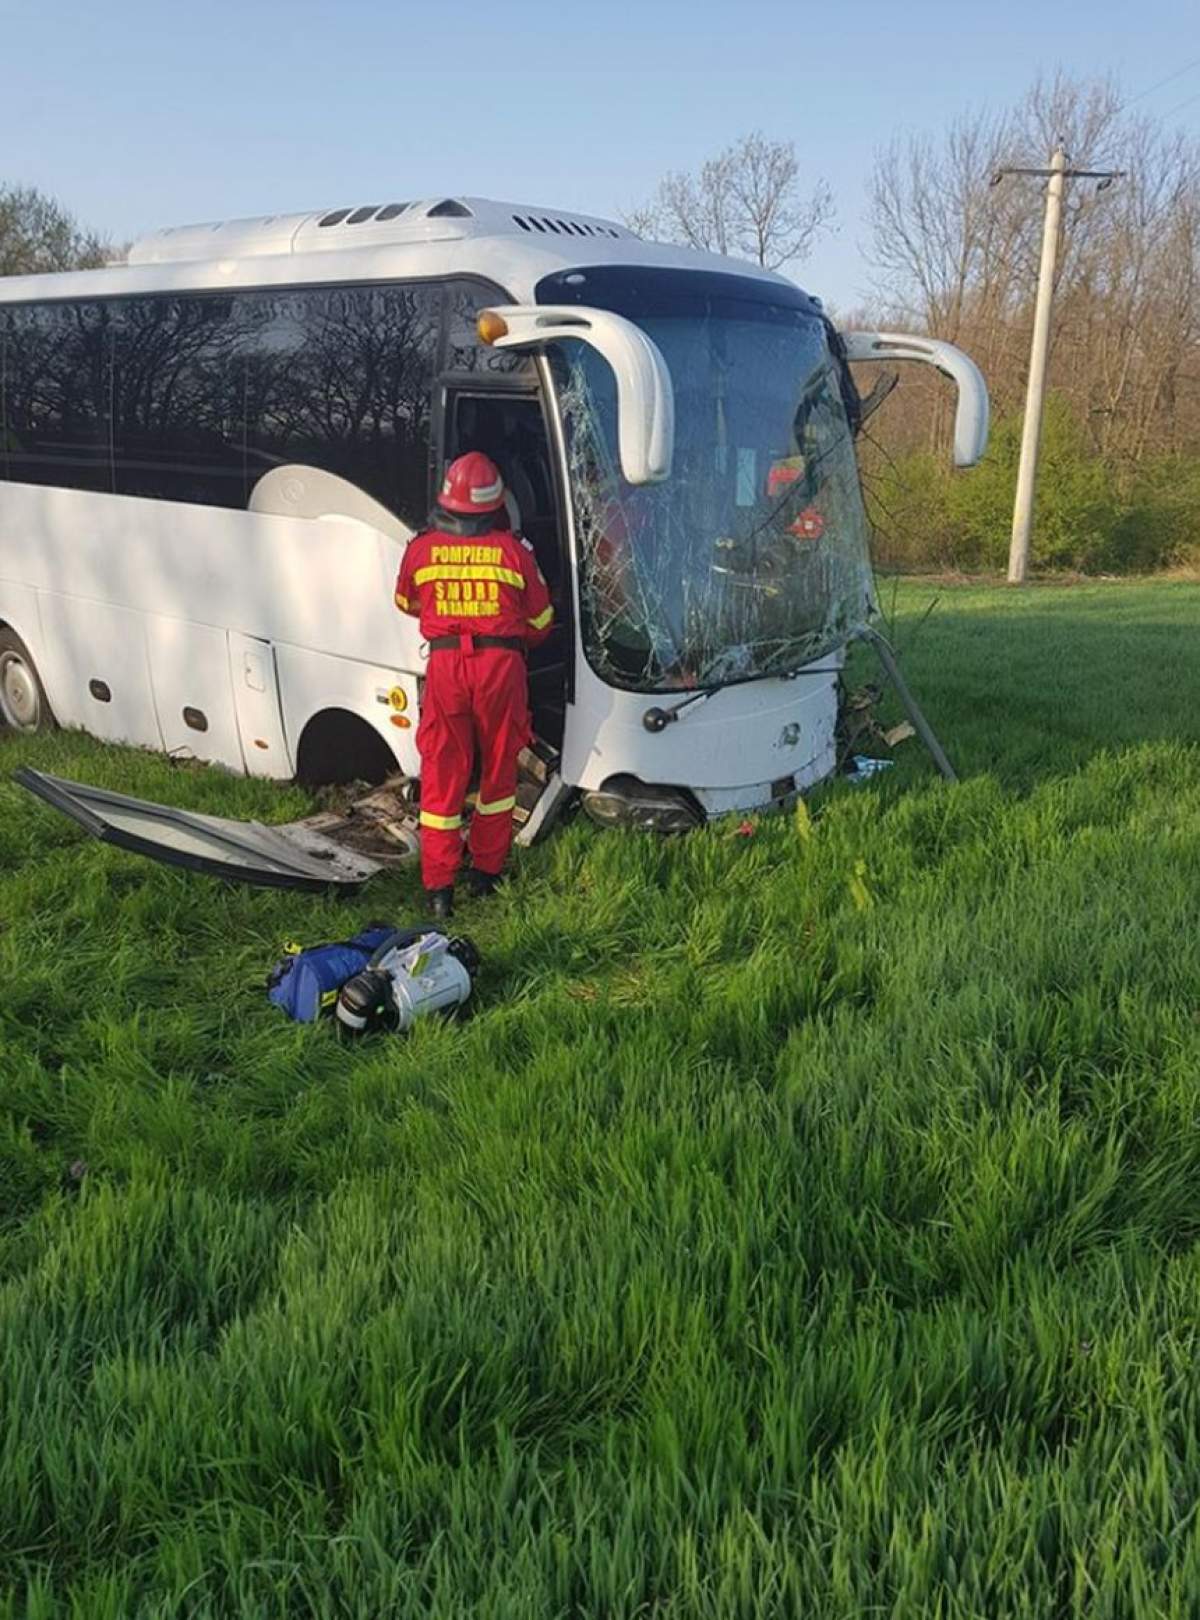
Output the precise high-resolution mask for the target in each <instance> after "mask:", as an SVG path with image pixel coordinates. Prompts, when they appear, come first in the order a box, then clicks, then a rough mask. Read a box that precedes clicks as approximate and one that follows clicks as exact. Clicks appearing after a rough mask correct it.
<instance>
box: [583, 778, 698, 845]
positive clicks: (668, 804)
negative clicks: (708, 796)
mask: <svg viewBox="0 0 1200 1620" xmlns="http://www.w3.org/2000/svg"><path fill="white" fill-rule="evenodd" d="M581 802H582V804H583V808H584V810H585V812H586V813H587V815H588V816H589V817H590V818H591V819H592V820H593V821H594V822H595V823H596V825H597V826H599V827H633V828H636V829H638V830H640V831H642V832H661V833H678V832H689V831H690V830H691V829H692V828H693V827H700V826H702V825H703V824H704V821H705V815H704V812H703V810H701V808H700V806H699V805H698V804H697V803H696V801H695V800H694V799H693V798H692V796H691V794H690V793H687V792H685V791H684V789H683V788H675V787H659V786H657V785H654V784H650V785H647V783H645V782H639V781H638V779H637V777H636V776H626V775H621V776H610V777H609V778H608V779H607V781H605V782H603V783H602V784H601V785H600V787H598V788H596V789H594V790H593V791H592V792H590V793H585V794H584V795H583V798H582V801H581Z"/></svg>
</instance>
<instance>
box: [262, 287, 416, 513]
mask: <svg viewBox="0 0 1200 1620" xmlns="http://www.w3.org/2000/svg"><path fill="white" fill-rule="evenodd" d="M244 304H245V310H246V319H245V326H246V334H245V350H244V359H245V426H246V455H247V472H248V481H249V485H250V487H251V488H253V486H254V484H255V483H256V482H257V480H258V479H259V478H260V477H262V475H263V474H264V473H267V472H269V471H270V470H271V469H272V468H273V467H278V466H284V465H287V464H288V463H291V462H299V463H303V464H305V465H308V466H317V467H322V468H324V469H325V470H327V471H329V472H333V473H337V474H338V475H339V476H340V477H342V478H345V479H347V480H349V482H350V483H352V484H355V485H357V486H358V488H360V489H362V490H365V491H366V492H367V493H368V494H369V495H373V496H374V497H375V499H376V500H379V501H382V502H383V503H384V505H386V506H389V507H390V508H391V509H392V510H393V511H394V512H396V513H397V514H398V515H399V516H400V517H401V518H403V519H404V521H405V522H406V523H409V524H411V525H413V526H419V525H421V524H423V523H424V521H425V516H426V509H427V504H428V499H429V420H430V395H431V391H432V381H433V374H434V370H435V368H436V363H437V351H438V341H439V335H440V327H441V307H442V288H441V287H440V286H438V285H421V284H417V285H411V286H392V287H334V288H321V289H316V288H309V289H303V290H300V291H295V292H293V291H279V292H264V293H254V294H249V295H247V296H246V297H245V300H244Z"/></svg>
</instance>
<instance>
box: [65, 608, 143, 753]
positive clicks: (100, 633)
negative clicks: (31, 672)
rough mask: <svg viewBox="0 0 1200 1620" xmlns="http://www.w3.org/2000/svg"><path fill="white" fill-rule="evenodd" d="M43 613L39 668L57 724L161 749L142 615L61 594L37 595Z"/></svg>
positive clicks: (111, 740)
mask: <svg viewBox="0 0 1200 1620" xmlns="http://www.w3.org/2000/svg"><path fill="white" fill-rule="evenodd" d="M38 611H39V614H40V616H41V624H42V658H41V660H40V661H39V667H40V669H41V673H42V679H43V681H44V682H45V686H46V694H47V696H48V697H49V698H50V703H51V707H52V708H53V709H54V713H55V715H56V717H57V719H58V721H59V724H60V725H64V726H79V727H81V728H82V729H83V730H84V731H88V732H90V733H91V734H92V736H93V737H100V738H102V739H103V740H104V741H105V742H116V743H132V744H134V745H135V746H136V747H140V748H161V747H162V746H163V742H162V733H161V732H160V731H159V728H158V715H157V713H156V711H155V707H154V693H153V690H152V688H151V684H150V663H149V659H148V658H147V655H146V624H145V619H144V617H143V615H142V614H140V613H137V612H135V611H134V610H133V609H132V608H123V607H115V606H113V604H112V603H109V602H96V601H92V600H90V599H88V598H85V597H81V596H64V595H61V594H60V593H59V592H57V591H43V592H41V593H40V595H39V600H38Z"/></svg>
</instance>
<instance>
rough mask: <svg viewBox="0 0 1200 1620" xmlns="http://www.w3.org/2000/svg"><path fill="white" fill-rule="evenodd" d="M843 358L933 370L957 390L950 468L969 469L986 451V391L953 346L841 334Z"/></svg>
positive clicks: (884, 335)
mask: <svg viewBox="0 0 1200 1620" xmlns="http://www.w3.org/2000/svg"><path fill="white" fill-rule="evenodd" d="M842 342H843V343H844V344H845V345H846V358H847V359H848V360H851V361H855V362H861V361H864V360H918V361H920V362H921V363H922V364H923V365H927V366H934V367H936V368H937V370H938V371H940V372H941V374H942V376H943V377H949V378H950V380H951V381H952V382H953V383H954V385H955V387H956V388H957V389H958V406H957V408H956V410H955V413H954V465H955V466H956V467H973V466H974V465H975V463H976V462H977V461H978V460H979V459H980V457H981V456H982V455H983V452H984V451H985V450H986V449H987V440H988V391H987V384H986V383H985V382H984V380H983V374H982V372H981V371H980V370H979V367H978V366H977V365H976V364H975V362H974V361H973V360H972V359H971V358H970V356H969V355H966V354H964V353H963V351H962V350H961V349H956V348H955V347H954V345H953V343H942V342H941V341H940V340H939V339H937V338H927V337H910V336H908V335H907V334H905V333H896V332H843V333H842Z"/></svg>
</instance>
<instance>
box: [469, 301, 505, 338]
mask: <svg viewBox="0 0 1200 1620" xmlns="http://www.w3.org/2000/svg"><path fill="white" fill-rule="evenodd" d="M476 330H477V331H478V333H479V340H480V342H481V343H495V342H496V341H497V340H498V339H499V338H502V337H507V336H508V322H507V321H506V320H505V319H504V317H503V315H497V314H496V312H495V310H494V309H485V310H484V311H483V313H482V315H480V317H479V320H478V321H477V322H476Z"/></svg>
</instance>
